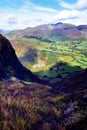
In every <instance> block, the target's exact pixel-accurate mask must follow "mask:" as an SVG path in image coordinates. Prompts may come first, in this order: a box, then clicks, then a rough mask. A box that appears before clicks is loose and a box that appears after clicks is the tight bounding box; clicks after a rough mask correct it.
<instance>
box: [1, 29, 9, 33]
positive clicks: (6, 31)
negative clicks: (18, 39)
mask: <svg viewBox="0 0 87 130" xmlns="http://www.w3.org/2000/svg"><path fill="white" fill-rule="evenodd" d="M9 32H11V31H10V30H4V29H0V33H1V34H8V33H9Z"/></svg>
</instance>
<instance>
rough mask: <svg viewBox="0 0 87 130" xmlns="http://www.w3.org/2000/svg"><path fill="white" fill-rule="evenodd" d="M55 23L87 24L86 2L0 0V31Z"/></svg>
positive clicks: (76, 0) (78, 0)
mask: <svg viewBox="0 0 87 130" xmlns="http://www.w3.org/2000/svg"><path fill="white" fill-rule="evenodd" d="M57 22H63V23H71V24H75V25H80V24H87V0H0V29H6V30H13V29H24V28H26V27H33V26H37V25H40V24H48V23H57Z"/></svg>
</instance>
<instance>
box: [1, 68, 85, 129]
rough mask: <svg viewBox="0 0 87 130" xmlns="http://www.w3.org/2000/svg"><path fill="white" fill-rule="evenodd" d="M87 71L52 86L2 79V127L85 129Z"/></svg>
mask: <svg viewBox="0 0 87 130" xmlns="http://www.w3.org/2000/svg"><path fill="white" fill-rule="evenodd" d="M86 79H87V70H84V71H81V72H78V73H76V74H74V75H72V76H71V77H68V78H65V79H64V81H63V82H61V83H60V84H58V83H57V84H54V86H53V87H50V86H46V85H42V84H37V83H29V84H28V83H26V82H23V81H20V80H18V79H16V78H15V79H14V78H12V79H9V80H4V81H0V102H1V103H0V130H20V129H21V130H48V129H49V130H86V129H87V80H86Z"/></svg>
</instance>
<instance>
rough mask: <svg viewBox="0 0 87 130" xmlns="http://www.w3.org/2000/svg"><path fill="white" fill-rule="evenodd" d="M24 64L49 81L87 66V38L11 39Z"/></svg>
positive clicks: (61, 77)
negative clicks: (52, 39)
mask: <svg viewBox="0 0 87 130" xmlns="http://www.w3.org/2000/svg"><path fill="white" fill-rule="evenodd" d="M11 42H12V44H13V46H14V48H15V50H16V54H17V56H18V57H19V60H20V61H21V62H22V64H23V65H24V66H25V67H27V68H28V69H30V70H31V71H33V72H35V73H36V74H38V75H39V76H40V77H42V78H45V79H47V80H49V81H55V79H56V80H59V81H60V80H62V79H63V78H64V77H66V76H68V75H69V74H71V73H74V72H75V71H79V70H81V69H85V68H87V41H86V40H83V41H81V40H74V41H71V40H67V41H64V40H63V41H62V40H56V41H53V42H45V41H41V40H38V39H34V38H23V37H18V38H15V39H14V40H12V41H11Z"/></svg>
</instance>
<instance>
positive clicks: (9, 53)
mask: <svg viewBox="0 0 87 130" xmlns="http://www.w3.org/2000/svg"><path fill="white" fill-rule="evenodd" d="M11 76H15V77H17V78H19V79H22V80H28V81H34V82H35V81H36V82H39V81H40V79H39V78H38V76H36V75H35V74H33V73H32V72H31V71H29V70H28V69H26V68H25V67H23V65H22V64H21V63H20V62H19V60H18V58H17V56H16V54H15V50H14V49H13V47H12V45H11V44H10V42H9V41H8V40H7V39H6V38H5V37H4V36H2V35H0V79H3V78H5V79H6V78H9V77H11Z"/></svg>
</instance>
